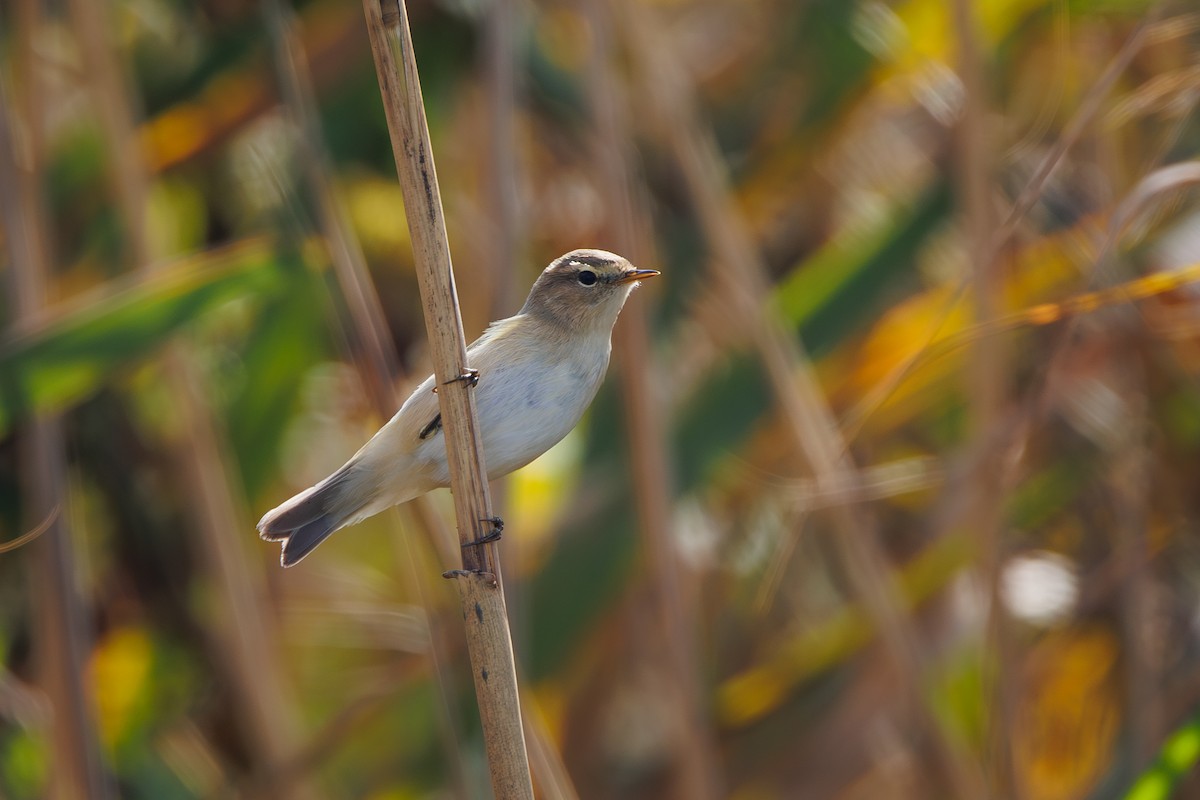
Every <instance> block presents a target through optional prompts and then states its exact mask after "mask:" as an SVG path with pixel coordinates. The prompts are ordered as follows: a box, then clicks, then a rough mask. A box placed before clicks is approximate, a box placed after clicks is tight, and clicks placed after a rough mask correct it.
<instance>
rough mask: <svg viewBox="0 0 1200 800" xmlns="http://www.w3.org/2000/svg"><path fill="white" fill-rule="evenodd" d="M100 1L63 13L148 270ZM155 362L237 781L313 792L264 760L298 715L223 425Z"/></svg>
mask: <svg viewBox="0 0 1200 800" xmlns="http://www.w3.org/2000/svg"><path fill="white" fill-rule="evenodd" d="M108 8H109V6H108V4H107V3H95V2H91V0H73V2H72V3H71V15H72V19H73V22H74V28H75V34H76V36H77V38H78V40H79V42H80V45H81V47H82V49H83V54H84V59H85V63H86V64H87V68H88V75H89V77H90V78H91V80H92V81H93V83H94V90H95V91H94V96H95V97H97V98H99V101H100V102H99V105H100V106H101V109H102V110H101V113H100V119H101V124H102V126H103V128H104V132H105V134H106V136H107V139H108V143H109V150H110V163H111V166H112V174H113V180H114V183H115V185H116V188H117V200H118V206H119V210H120V212H121V216H122V219H123V221H124V223H125V229H126V233H127V239H126V241H127V242H128V243H129V249H130V251H131V254H132V256H133V259H132V260H133V262H134V264H135V266H136V268H137V269H138V270H140V271H142V272H145V273H152V272H153V271H155V269H156V268H157V267H156V263H155V262H156V260H157V258H158V255H159V254H157V253H155V252H154V251H153V245H152V243H151V240H150V235H149V234H150V231H149V230H148V228H147V226H146V220H147V211H148V209H149V203H150V195H149V191H150V185H151V176H150V172H149V168H148V167H147V165H146V162H145V159H144V158H143V156H142V154H141V152H140V151H139V150H138V147H137V145H138V143H139V142H140V141H141V139H140V138H139V137H138V135H137V128H136V125H135V121H134V105H133V103H132V102H131V100H130V96H129V92H128V90H127V88H126V81H125V80H124V78H123V72H124V70H123V68H122V66H121V65H120V64H119V63H118V61H117V60H116V51H115V50H114V49H113V48H112V46H111V43H110V41H109V40H108V38H107V36H106V33H107V31H108V30H109V25H108V14H107V11H108ZM163 370H164V373H165V375H166V378H167V386H168V391H169V392H170V395H171V397H172V400H173V403H174V407H175V409H176V414H177V425H178V427H177V430H178V431H179V432H180V433H179V435H180V438H178V439H177V440H176V441H175V442H173V458H174V459H175V460H176V461H177V463H179V465H180V472H181V474H182V475H183V476H184V480H185V485H186V486H187V487H189V488H190V490H191V491H190V493H189V494H190V496H192V497H194V498H195V503H194V505H193V507H192V508H191V509H189V510H190V512H191V513H192V514H193V518H194V520H195V524H196V526H197V528H198V530H197V531H196V534H197V535H192V536H186V537H185V538H186V539H187V540H188V541H189V542H190V543H192V545H193V546H194V547H196V548H197V551H198V555H199V557H200V563H201V564H203V565H204V568H205V570H206V571H207V572H208V579H209V580H210V581H211V582H212V583H213V585H215V586H216V587H217V589H218V592H217V598H218V604H219V609H218V610H217V611H216V613H214V614H213V616H212V618H211V619H210V620H209V624H210V625H212V627H213V641H212V642H210V643H209V644H210V647H211V651H212V653H213V655H214V657H215V659H216V661H217V663H218V664H220V665H221V668H222V671H223V672H224V673H225V674H226V676H227V678H228V680H229V685H230V687H231V690H232V694H233V699H232V702H231V703H230V704H229V706H230V709H231V712H232V713H233V714H234V716H235V718H236V719H237V720H238V724H239V728H240V730H241V733H242V738H243V743H244V745H245V747H246V748H247V750H248V751H249V752H250V753H252V754H253V760H252V766H251V769H252V771H255V772H258V773H259V776H257V777H252V778H251V783H250V785H249V786H248V787H247V791H248V793H250V794H251V795H258V796H263V797H267V796H278V794H279V793H280V792H282V793H285V794H287V796H289V797H297V798H310V797H316V796H317V795H316V794H315V791H314V789H313V787H311V786H310V785H308V783H307V782H306V781H305V780H304V778H303V776H298V775H289V774H283V773H280V772H277V771H273V765H275V764H278V763H281V762H283V761H284V760H285V759H286V758H287V756H288V755H289V754H290V753H291V752H292V751H293V750H294V749H295V747H296V742H297V731H298V730H299V728H298V725H297V722H298V717H297V715H296V714H294V713H293V709H294V707H295V704H294V702H293V701H292V700H291V698H289V697H287V696H286V695H287V689H286V687H287V685H288V680H287V672H286V670H285V669H284V668H283V665H282V663H281V662H280V660H279V658H278V649H277V642H278V636H277V632H276V631H275V629H274V625H273V624H272V621H271V619H270V618H269V617H268V616H267V615H266V614H264V613H263V611H262V609H263V603H262V596H263V591H262V587H261V586H260V585H259V582H258V581H257V580H256V579H255V578H254V577H253V576H252V574H251V572H250V570H249V568H248V567H247V559H246V553H245V542H246V541H247V540H248V534H247V533H245V532H248V531H250V530H252V526H251V525H250V524H249V522H248V521H247V519H246V515H245V513H244V510H243V508H242V504H241V503H240V502H239V501H238V500H237V499H235V497H234V490H233V489H232V488H231V483H232V482H233V481H232V480H231V479H232V477H233V476H234V475H236V471H235V470H234V467H233V462H232V460H231V459H230V458H229V457H228V456H227V455H226V454H225V453H224V451H223V443H224V441H225V435H224V432H223V431H221V430H220V429H219V427H218V425H217V424H216V421H215V419H214V415H213V411H212V409H211V408H209V406H208V403H207V402H206V400H205V392H204V388H203V387H202V386H201V383H202V381H201V379H200V377H199V375H198V374H197V370H196V368H195V367H194V365H193V363H192V360H191V357H190V354H189V353H188V352H187V350H186V349H185V348H184V346H183V345H182V344H181V343H179V342H175V343H172V344H171V345H169V346H168V348H167V352H166V354H165V356H164V359H163ZM264 676H266V677H264ZM262 774H273V780H272V781H271V782H270V783H271V785H270V786H264V785H261V784H262V783H263V781H262V777H261V776H262ZM256 783H257V784H260V785H255V784H256Z"/></svg>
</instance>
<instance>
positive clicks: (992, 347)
mask: <svg viewBox="0 0 1200 800" xmlns="http://www.w3.org/2000/svg"><path fill="white" fill-rule="evenodd" d="M952 17H953V23H954V33H955V37H956V39H957V41H958V73H959V80H960V81H961V82H962V85H963V93H964V98H963V108H962V115H961V117H960V118H959V121H958V126H957V129H956V131H955V138H956V144H957V148H956V150H957V153H956V155H957V165H956V166H957V169H956V176H957V178H958V188H959V192H960V196H961V206H960V218H961V224H962V228H963V231H964V234H965V235H964V239H965V240H966V247H967V252H968V253H969V254H970V256H971V260H972V268H971V269H970V270H969V273H970V276H971V287H972V291H971V304H972V306H973V308H974V313H975V319H976V321H977V322H978V323H979V324H984V325H986V324H989V323H990V322H991V321H992V320H993V319H996V318H997V317H998V316H999V315H1000V313H1001V312H1002V309H1001V308H999V304H998V302H997V299H998V298H999V297H1001V296H1002V290H1003V284H1004V275H1003V272H1002V270H1001V269H1000V266H1001V264H1000V259H999V253H1000V247H999V246H998V245H995V244H993V241H994V238H993V222H992V218H993V214H992V209H991V203H990V197H991V194H992V191H991V173H992V163H993V155H992V152H991V146H990V144H991V143H990V142H988V141H987V137H988V133H987V132H988V124H987V115H988V106H987V99H986V97H985V96H984V81H983V55H982V53H981V52H980V47H979V38H978V34H977V25H978V23H977V20H976V19H975V16H974V14H973V12H972V9H971V4H970V3H969V2H968V0H954V3H953V7H952ZM1093 113H1095V112H1094V111H1093ZM1064 140H1065V137H1064ZM1059 146H1060V147H1062V146H1063V145H1062V143H1061V142H1060V145H1059ZM1060 157H1061V156H1060ZM1046 163H1057V162H1046ZM1048 177H1049V170H1046V168H1045V167H1044V166H1043V171H1042V173H1040V177H1036V176H1035V180H1034V181H1033V182H1032V183H1031V184H1030V185H1031V186H1037V187H1039V188H1040V186H1041V183H1042V182H1044V181H1045V179H1046V178H1048ZM1025 195H1026V196H1032V195H1033V193H1032V192H1030V191H1029V190H1028V188H1027V189H1026V192H1025ZM1015 211H1016V209H1014V212H1015ZM1019 218H1020V217H1019V216H1017V215H1015V213H1014V214H1010V216H1009V220H1008V224H1015V220H1017V219H1019ZM1001 233H1003V231H1001ZM995 241H1004V240H1003V239H995ZM971 349H972V353H971V357H970V358H969V360H968V361H969V366H968V370H967V384H968V385H967V392H968V397H969V398H970V401H969V402H970V408H971V411H970V414H971V423H970V424H971V444H970V447H972V448H973V449H974V450H975V451H976V452H977V453H979V454H981V455H980V456H979V457H977V458H975V459H972V461H973V463H974V464H975V465H976V468H975V470H974V471H973V473H972V474H971V476H970V477H969V478H968V486H969V487H970V489H971V496H970V497H971V501H970V511H969V512H968V519H969V521H970V522H969V524H970V525H971V528H972V530H974V531H975V535H976V537H977V538H978V540H979V542H980V552H981V559H980V562H981V563H980V565H979V566H980V571H981V573H982V581H983V586H984V587H985V592H986V594H987V600H988V603H987V623H986V628H985V635H984V637H983V641H982V645H983V653H984V656H985V658H984V664H985V677H986V681H987V684H988V685H987V686H986V688H985V691H986V692H987V693H988V696H989V697H990V698H991V702H989V703H988V704H987V705H988V708H989V709H991V718H990V719H989V720H988V739H987V749H986V757H987V759H988V767H989V769H988V772H989V773H990V778H991V781H990V783H991V789H992V790H993V791H994V792H995V793H996V795H997V796H1000V797H1011V798H1013V800H1020V798H1021V797H1023V796H1024V794H1025V792H1024V789H1023V787H1022V785H1021V781H1020V780H1019V779H1018V776H1017V775H1016V773H1015V770H1014V764H1013V754H1012V731H1013V719H1012V712H1013V709H1014V708H1015V706H1016V700H1017V697H1016V693H1015V691H1014V690H1015V687H1014V684H1013V680H1012V676H1014V675H1015V674H1016V663H1017V662H1016V659H1015V657H1014V652H1013V648H1012V646H1011V637H1010V636H1009V635H1008V630H1007V619H1006V617H1005V609H1004V605H1003V602H1002V598H1001V584H1000V579H1001V575H1002V569H1003V559H1004V552H1003V547H1004V541H1003V532H1004V512H1005V508H1004V498H1005V497H1006V496H1007V493H1005V492H1003V491H1000V487H1007V485H1008V484H1009V483H1010V482H1011V481H1012V480H1013V477H1012V474H1011V473H1012V472H1013V470H1014V469H1015V467H1016V464H1017V461H1016V460H1015V459H1013V458H1006V457H1004V456H1005V455H1006V454H1005V452H1004V451H1005V448H1006V444H1007V436H1006V434H1007V433H1009V431H1008V425H1007V424H1006V422H1005V419H1004V417H1005V406H1006V405H1007V402H1008V397H1009V394H1010V392H1011V389H1010V387H1009V385H1008V384H1009V381H1010V377H1009V376H1010V372H1011V369H1012V367H1011V364H1010V362H1011V356H1010V353H1009V352H1008V348H1007V346H1006V342H1005V340H1004V339H1002V338H1000V337H997V336H984V337H980V338H979V339H977V340H976V341H975V342H973V343H972V347H971ZM997 465H999V468H997Z"/></svg>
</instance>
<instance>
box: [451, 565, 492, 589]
mask: <svg viewBox="0 0 1200 800" xmlns="http://www.w3.org/2000/svg"><path fill="white" fill-rule="evenodd" d="M476 576H478V577H480V578H483V579H484V580H486V581H487V582H488V583H490V584H491V585H492V586H495V585H496V583H497V581H496V573H494V572H487V571H485V570H474V569H448V570H446V571H445V572H443V573H442V577H443V578H446V579H447V580H449V579H451V578H474V577H476Z"/></svg>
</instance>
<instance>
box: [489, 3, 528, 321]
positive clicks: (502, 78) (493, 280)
mask: <svg viewBox="0 0 1200 800" xmlns="http://www.w3.org/2000/svg"><path fill="white" fill-rule="evenodd" d="M520 14H521V10H520V7H519V5H518V4H517V3H516V2H514V0H492V2H491V4H490V6H489V8H488V14H487V18H486V21H485V30H484V64H485V65H486V69H485V73H486V74H485V75H484V80H485V88H486V91H487V116H488V135H487V142H488V154H487V155H488V176H487V195H488V216H489V217H490V219H491V223H492V224H491V227H490V228H489V234H490V235H489V236H488V237H487V244H488V249H487V253H486V255H487V260H488V266H489V269H488V273H489V275H488V282H489V283H490V284H491V286H492V293H491V294H492V297H491V316H492V319H500V318H501V317H505V316H508V315H509V314H511V313H512V310H513V309H514V308H516V307H517V305H518V304H519V303H520V302H521V297H520V296H519V293H518V290H517V280H516V279H517V260H518V258H519V256H520V253H521V252H522V250H523V249H524V247H523V240H524V233H523V229H524V221H523V219H522V213H521V204H520V202H519V200H518V194H517V185H518V180H517V178H518V174H517V169H518V165H517V151H518V147H517V141H516V121H517V120H516V107H517V48H516V27H517V23H518V22H519V20H520Z"/></svg>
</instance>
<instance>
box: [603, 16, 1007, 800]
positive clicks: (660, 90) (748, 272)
mask: <svg viewBox="0 0 1200 800" xmlns="http://www.w3.org/2000/svg"><path fill="white" fill-rule="evenodd" d="M633 11H634V7H633V6H632V5H631V4H629V3H626V4H625V5H624V6H623V12H624V13H622V14H621V15H620V18H621V19H622V21H623V22H624V23H625V27H624V30H623V31H622V33H623V34H624V38H625V40H626V41H628V42H629V44H630V48H631V50H632V52H633V53H634V57H635V62H636V73H637V80H638V82H639V84H640V85H641V86H642V87H643V88H644V89H645V90H646V102H645V104H644V109H645V112H646V114H647V116H648V117H650V118H651V119H654V120H655V128H656V132H657V134H658V135H659V136H660V137H661V138H663V139H664V140H665V142H666V143H667V148H666V149H667V150H668V151H669V152H671V153H673V154H675V157H676V158H677V159H678V162H679V167H680V170H681V172H682V173H683V177H684V181H685V184H686V186H687V190H688V193H689V195H690V198H691V200H692V202H693V204H694V205H695V208H696V211H697V213H698V215H699V217H700V222H701V228H702V229H703V230H704V231H706V233H707V234H708V236H709V240H710V243H711V246H712V249H713V251H714V254H715V259H714V262H713V265H712V267H711V271H710V275H711V277H712V279H713V280H714V282H716V283H718V284H719V285H720V286H721V287H722V288H723V289H724V290H725V291H726V292H727V294H728V297H729V302H730V304H731V306H732V307H733V308H734V309H735V311H736V315H735V316H736V318H738V319H742V320H745V321H746V322H747V323H748V324H749V325H750V327H751V330H750V336H751V338H752V341H753V342H754V346H755V348H756V350H757V351H758V354H759V358H760V359H761V360H762V362H763V364H764V367H765V369H766V371H767V374H768V379H769V381H770V384H771V387H772V390H773V393H774V395H775V399H776V402H777V403H778V404H779V407H780V412H781V414H782V417H783V421H784V427H785V430H786V432H787V433H788V435H789V436H790V438H791V440H792V443H793V446H794V447H795V449H796V452H797V454H800V455H802V457H803V458H804V460H805V461H806V462H807V464H808V467H809V468H810V469H811V470H812V473H813V475H814V478H815V479H816V481H817V482H818V484H821V483H823V482H824V481H829V480H833V481H835V482H837V483H839V484H842V483H844V482H845V481H846V480H853V476H854V475H855V468H854V464H853V462H852V460H851V459H850V457H849V453H848V450H847V447H846V443H845V441H844V440H843V439H842V437H841V434H840V432H839V430H838V427H837V424H836V420H835V419H834V417H833V415H832V413H831V412H830V410H829V408H828V407H827V406H826V405H825V401H824V398H823V396H822V394H821V389H820V386H819V385H818V383H817V381H816V377H815V375H814V374H813V371H812V364H811V363H810V362H809V360H808V358H807V356H806V354H805V353H804V351H803V349H802V348H801V346H800V343H799V342H798V341H797V340H796V338H795V336H794V335H793V334H792V333H791V332H790V331H788V330H787V329H786V327H785V326H784V325H783V323H782V322H781V321H780V320H779V319H778V316H777V315H776V314H775V313H774V312H773V310H772V305H771V302H770V297H769V289H768V287H769V283H768V280H767V277H766V270H765V268H764V266H763V265H762V264H761V263H760V261H759V259H758V256H757V248H756V247H755V246H754V243H753V241H752V240H751V237H750V235H749V232H748V231H747V230H746V227H745V225H744V224H743V223H742V221H741V216H740V212H739V211H738V209H737V208H736V207H735V205H734V203H733V202H732V200H731V199H730V196H729V190H728V180H727V177H726V174H725V170H724V167H723V165H722V163H721V159H720V156H719V151H718V149H717V146H716V144H715V142H714V141H713V138H712V135H711V133H709V132H707V131H706V130H704V129H703V128H702V127H701V126H700V124H699V121H698V120H697V118H696V115H695V113H694V111H693V109H692V107H691V100H690V98H691V94H692V92H691V90H690V87H688V86H687V84H686V81H685V80H684V78H683V77H682V75H681V74H680V71H679V67H678V65H677V64H675V63H674V62H673V61H672V60H671V59H670V58H669V57H668V56H667V40H666V38H665V37H664V36H662V35H661V33H659V32H657V31H656V27H657V26H654V25H652V23H651V21H650V20H649V19H648V15H646V14H634V13H632V12H633ZM830 517H831V519H832V522H833V523H834V526H835V529H836V531H837V535H836V536H835V537H834V538H833V544H834V547H835V549H836V551H837V553H838V556H839V559H840V561H841V562H842V565H843V567H844V569H845V570H846V573H847V575H848V577H849V580H850V583H851V586H852V589H853V591H854V593H855V594H856V595H857V597H858V599H859V601H860V602H861V603H862V604H863V606H864V608H865V610H866V612H867V614H868V615H869V616H870V618H871V620H872V622H873V624H874V627H875V630H876V632H877V634H878V635H879V637H880V639H881V640H882V642H883V644H884V646H885V648H886V651H887V653H888V655H889V657H890V660H891V662H892V665H893V668H894V670H895V673H896V676H897V678H898V680H899V682H900V685H901V686H902V687H903V688H902V689H901V695H902V696H903V697H906V698H909V699H910V700H911V702H912V708H911V712H912V722H913V725H914V726H915V729H916V730H917V731H918V732H919V735H920V738H921V739H922V740H923V745H924V747H923V748H921V749H926V748H927V749H928V751H929V752H930V753H931V755H932V759H933V764H934V766H935V767H936V770H937V772H938V774H939V775H940V776H941V778H942V780H943V781H944V782H945V783H946V785H947V786H948V787H949V788H950V791H951V793H952V794H953V795H954V796H957V797H972V798H974V797H981V796H984V790H983V783H982V778H981V776H980V775H979V773H978V771H977V769H976V768H975V765H974V764H972V763H970V762H969V761H968V760H967V759H966V758H964V757H963V756H962V755H961V754H960V753H958V752H957V751H956V749H955V747H954V746H953V745H952V744H951V743H950V742H949V741H948V739H947V738H946V736H945V734H944V733H943V731H942V730H941V727H940V725H939V723H938V721H937V718H936V717H935V715H934V713H933V711H932V709H931V708H930V707H929V705H928V703H927V702H926V701H925V700H924V699H923V697H924V692H923V690H922V682H921V667H922V665H921V658H920V650H919V646H918V643H917V638H916V633H915V631H914V629H913V626H912V624H911V621H910V620H909V619H908V617H907V616H906V615H905V613H904V612H903V608H904V604H903V602H902V599H901V598H900V597H899V596H898V591H897V588H896V586H895V583H894V581H893V580H892V579H891V574H890V569H889V565H888V562H887V558H886V555H885V553H884V551H883V548H882V546H881V544H880V542H879V538H878V532H877V530H876V525H875V522H874V520H873V519H872V518H871V516H870V514H869V513H868V511H867V509H866V508H865V507H863V506H862V505H858V504H852V503H848V504H845V505H839V506H836V507H835V508H833V509H832V510H831V513H830Z"/></svg>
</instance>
